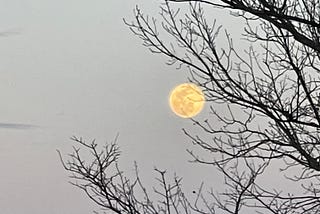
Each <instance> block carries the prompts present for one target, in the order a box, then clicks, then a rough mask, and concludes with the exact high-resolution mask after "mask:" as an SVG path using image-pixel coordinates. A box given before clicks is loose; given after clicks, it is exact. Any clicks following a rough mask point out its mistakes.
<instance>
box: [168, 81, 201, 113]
mask: <svg viewBox="0 0 320 214" xmlns="http://www.w3.org/2000/svg"><path fill="white" fill-rule="evenodd" d="M204 102H205V98H204V95H203V93H202V91H201V89H200V88H199V87H198V86H196V85H195V84H192V83H183V84H181V85H178V86H176V87H175V88H174V89H173V90H172V91H171V93H170V97H169V104H170V108H171V110H172V111H173V112H174V113H175V114H176V115H178V116H179V117H183V118H190V117H193V116H195V115H197V114H198V113H199V112H200V111H201V110H202V108H203V105H204Z"/></svg>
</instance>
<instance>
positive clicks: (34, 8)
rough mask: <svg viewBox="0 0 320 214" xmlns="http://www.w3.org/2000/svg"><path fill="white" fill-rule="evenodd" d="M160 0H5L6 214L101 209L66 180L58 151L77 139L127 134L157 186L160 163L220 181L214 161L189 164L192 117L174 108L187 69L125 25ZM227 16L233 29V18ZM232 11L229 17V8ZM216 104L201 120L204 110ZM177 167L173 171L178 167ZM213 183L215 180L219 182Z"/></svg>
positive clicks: (190, 177)
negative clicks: (171, 97) (171, 99)
mask: <svg viewBox="0 0 320 214" xmlns="http://www.w3.org/2000/svg"><path fill="white" fill-rule="evenodd" d="M160 3H161V1H157V0H129V1H116V0H110V1H107V0H91V1H88V0H55V1H52V0H27V1H26V0H0V32H2V33H1V34H0V47H1V48H0V59H1V60H0V75H1V76H0V97H1V104H2V105H1V111H0V112H1V113H0V140H1V141H0V170H1V176H0V208H1V213H8V214H21V213H32V214H43V213H47V214H51V213H52V214H64V213H65V214H67V213H68V214H70V213H77V214H85V213H91V212H92V210H93V209H96V208H97V207H96V206H95V205H94V204H93V203H92V202H91V201H90V200H89V199H88V198H87V197H86V196H85V195H84V193H83V192H81V191H80V190H78V189H77V188H75V187H73V186H72V185H70V184H69V183H68V181H69V178H68V174H67V173H66V172H65V171H64V170H63V168H62V165H61V163H60V161H59V157H58V154H57V152H56V150H57V149H59V150H60V151H61V152H62V155H63V156H64V157H66V155H67V153H68V152H71V151H72V146H73V145H74V142H72V141H71V140H70V137H72V136H77V137H82V138H83V139H85V140H87V141H91V140H93V139H96V142H97V143H99V144H101V145H103V144H104V143H105V142H111V141H112V140H113V139H114V138H115V136H116V135H117V134H119V138H118V143H119V146H120V148H121V150H122V156H121V160H120V163H121V166H120V167H122V169H124V171H127V172H129V173H130V172H132V170H133V163H134V161H137V163H138V165H139V168H140V171H141V172H142V179H144V180H145V181H146V182H147V183H150V184H152V183H153V181H154V177H155V176H156V174H155V173H154V171H153V168H154V167H155V166H157V167H158V168H160V169H168V170H169V171H170V173H174V172H176V173H177V174H178V175H180V176H182V177H184V182H185V183H186V184H191V186H192V188H193V187H194V186H195V187H197V186H199V184H200V183H201V181H202V180H207V181H210V182H211V183H212V184H213V185H214V183H215V181H216V180H217V182H218V180H219V179H221V178H218V177H217V175H215V174H214V173H212V172H213V171H212V170H211V169H208V168H206V167H203V166H197V165H193V164H191V163H189V162H188V160H190V159H191V158H190V156H189V155H188V154H187V152H186V151H185V150H186V148H189V147H190V140H189V139H188V138H187V137H186V136H185V135H184V134H183V132H182V131H181V129H182V128H186V129H188V130H191V131H193V128H194V127H193V125H192V122H191V121H190V120H188V119H183V118H179V117H177V116H176V115H174V114H173V113H172V112H171V111H170V109H169V105H168V100H167V99H168V94H169V92H170V91H171V89H172V88H173V87H174V86H175V85H177V84H180V83H183V82H186V81H187V77H188V75H187V72H186V71H184V70H176V69H175V68H174V67H170V66H168V65H166V64H165V62H166V58H165V57H163V56H160V55H153V54H151V53H150V52H149V51H148V50H147V49H146V48H145V47H143V46H142V42H141V41H140V40H139V39H138V38H137V37H135V36H134V35H133V34H132V33H131V32H130V31H129V29H128V27H127V26H126V25H124V23H123V20H122V19H123V18H125V19H127V20H128V21H130V20H133V9H134V7H135V6H136V5H140V6H141V8H142V9H143V10H144V11H145V13H148V14H150V15H157V13H158V12H159V4H160ZM222 16H223V15H221V14H219V13H216V14H214V17H215V18H221V20H223V21H224V23H220V24H224V26H225V27H226V28H228V27H229V29H230V31H231V32H232V31H234V32H235V33H236V32H237V31H238V29H237V28H235V27H234V26H235V23H234V22H233V21H232V19H230V20H229V19H228V18H225V17H224V18H223V19H222ZM226 17H230V16H226ZM207 114H208V106H206V107H205V108H204V110H203V112H202V113H201V114H200V115H199V116H197V118H196V119H201V118H205V117H206V116H207ZM170 173H169V176H170V175H172V174H170ZM212 181H214V182H212Z"/></svg>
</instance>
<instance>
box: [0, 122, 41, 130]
mask: <svg viewBox="0 0 320 214" xmlns="http://www.w3.org/2000/svg"><path fill="white" fill-rule="evenodd" d="M34 128H37V126H35V125H31V124H22V123H0V129H34Z"/></svg>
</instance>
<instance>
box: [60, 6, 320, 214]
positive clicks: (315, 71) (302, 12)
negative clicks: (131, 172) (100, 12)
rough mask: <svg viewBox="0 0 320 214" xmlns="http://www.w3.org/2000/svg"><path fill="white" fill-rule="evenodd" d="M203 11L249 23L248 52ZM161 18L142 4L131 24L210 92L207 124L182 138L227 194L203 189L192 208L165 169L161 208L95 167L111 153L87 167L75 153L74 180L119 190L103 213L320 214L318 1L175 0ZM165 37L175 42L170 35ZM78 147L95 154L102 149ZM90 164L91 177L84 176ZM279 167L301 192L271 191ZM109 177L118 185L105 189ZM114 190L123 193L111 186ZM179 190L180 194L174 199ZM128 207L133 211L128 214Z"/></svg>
mask: <svg viewBox="0 0 320 214" xmlns="http://www.w3.org/2000/svg"><path fill="white" fill-rule="evenodd" d="M182 3H184V4H188V6H189V11H188V12H187V13H181V11H180V10H179V8H180V4H182ZM204 7H206V9H212V10H215V9H217V10H218V9H220V10H229V11H231V15H233V16H236V17H238V18H239V19H241V20H244V21H245V23H246V24H245V28H244V33H243V34H242V36H243V39H245V40H246V44H249V46H248V48H247V50H245V51H241V50H238V49H237V48H235V46H234V44H233V41H232V39H231V36H230V35H229V34H228V33H227V31H225V33H224V34H223V33H222V34H221V33H219V31H221V28H222V27H221V26H218V25H217V22H216V21H212V22H209V20H207V19H206V15H205V12H204V9H203V8H204ZM160 15H161V18H162V22H161V23H160V24H159V23H158V22H157V19H156V18H150V17H148V16H147V15H144V14H143V13H142V11H141V10H140V9H139V8H138V7H137V8H136V9H135V20H134V21H133V22H126V24H127V25H128V26H129V27H130V29H131V30H132V32H133V33H134V34H135V35H137V36H138V37H139V38H140V39H142V41H143V44H144V46H146V47H147V48H149V49H150V50H151V52H153V53H160V54H163V55H166V56H167V57H168V59H169V60H168V64H169V65H176V67H177V68H179V69H186V70H187V71H188V72H189V75H190V81H192V82H194V83H196V84H197V85H199V86H200V87H202V89H203V91H204V93H205V95H206V100H207V102H208V103H209V104H210V106H211V114H210V115H209V116H208V118H207V119H206V120H204V121H195V120H194V123H195V124H196V125H197V126H198V127H199V132H198V135H193V134H190V133H188V132H187V131H185V130H184V131H185V134H186V135H188V136H189V137H190V139H192V142H193V143H194V144H195V145H196V146H197V147H198V148H200V149H201V150H202V151H207V152H208V155H207V156H205V157H204V156H199V155H198V154H197V153H195V152H194V151H189V153H190V154H191V156H192V157H193V159H194V162H196V163H201V164H209V165H212V166H214V167H216V168H217V169H219V170H220V171H221V173H222V174H223V175H224V177H225V184H226V191H225V192H222V193H219V194H216V193H213V192H209V196H207V197H205V196H204V195H203V194H202V193H201V191H198V192H197V194H198V198H201V201H202V206H201V207H200V208H199V205H198V199H197V200H196V201H195V202H194V203H191V202H189V200H187V198H186V197H184V194H183V192H182V190H181V188H180V185H179V184H180V182H177V181H179V180H177V179H176V180H175V182H174V184H172V185H170V186H169V185H168V184H167V181H166V179H165V177H164V173H163V172H161V171H158V172H159V173H160V184H161V185H162V187H163V192H162V193H159V192H158V193H159V194H160V195H161V196H162V197H163V198H164V199H165V200H164V202H163V203H160V204H158V205H157V206H155V205H153V204H152V202H151V201H149V198H148V197H147V194H146V191H145V189H144V187H143V186H142V183H141V182H140V180H139V176H138V175H137V177H136V180H134V181H133V182H129V180H127V179H125V178H124V177H123V174H122V173H121V172H120V171H119V170H118V171H116V172H117V174H116V177H118V178H122V179H125V180H121V179H120V182H118V183H116V182H115V180H114V179H113V176H110V175H106V174H104V170H105V169H106V168H108V164H106V167H102V166H104V165H101V166H98V167H97V168H95V167H96V166H95V164H98V163H99V160H100V161H101V160H104V159H105V158H107V157H109V158H110V154H109V155H108V152H105V153H103V154H104V156H103V155H102V157H100V153H97V154H96V155H95V157H96V159H95V161H94V162H92V164H93V166H91V165H89V167H87V168H86V167H85V166H84V165H82V162H83V160H82V159H81V158H80V156H78V150H75V154H74V155H72V156H71V157H72V159H73V160H78V162H69V164H65V168H66V169H67V170H69V171H71V172H74V173H76V174H79V175H80V177H77V176H75V178H76V179H79V180H81V181H85V180H86V179H85V178H86V177H81V176H84V175H86V173H89V174H90V173H98V174H99V173H100V174H102V175H104V177H103V178H101V183H99V185H100V186H101V187H103V188H106V191H112V190H113V191H114V193H112V194H113V195H114V196H113V198H114V199H115V200H116V201H115V202H114V201H112V200H111V201H110V199H108V197H109V196H110V192H108V194H109V195H108V194H105V195H104V196H102V197H100V199H99V200H98V201H96V202H97V203H98V202H99V201H100V200H101V201H103V202H106V201H107V202H108V205H107V206H105V207H106V208H109V209H112V210H114V211H115V212H118V213H171V212H173V213H174V212H175V213H193V212H194V213H219V212H222V213H241V212H242V213H247V212H248V210H252V211H254V212H256V213H286V214H287V213H290V214H293V213H310V214H311V213H318V212H320V195H319V192H320V184H319V182H320V174H319V171H320V153H319V149H320V135H319V128H320V113H319V107H320V88H319V87H320V82H319V81H320V78H319V77H320V60H319V56H320V55H319V54H320V43H319V42H320V40H319V39H320V20H319V19H320V3H319V2H318V1H313V0H268V1H267V0H189V1H188V0H170V1H165V2H164V4H163V5H162V6H161V12H160ZM159 26H161V30H160V29H159ZM163 33H166V35H169V36H170V38H171V39H172V40H170V39H168V37H167V36H166V37H162V34H163ZM218 37H223V38H225V40H226V41H227V44H228V47H219V46H218V44H217V43H216V41H217V39H218ZM163 38H166V40H163ZM218 106H224V107H225V109H228V114H225V115H223V116H221V114H220V112H219V111H218V110H217V109H218ZM213 120H214V121H219V123H216V122H215V123H213V122H212V121H213ZM207 136H209V137H210V138H208V137H207ZM208 139H211V140H208ZM75 140H76V139H75ZM77 141H78V140H77ZM78 142H80V143H81V144H82V145H84V146H85V147H87V148H89V149H91V150H93V152H94V153H93V154H95V152H96V151H95V148H96V147H95V144H91V146H90V144H89V145H88V144H85V143H83V142H82V141H81V140H80V141H78ZM107 151H108V149H107ZM111 156H112V155H111ZM101 158H102V159H101ZM112 162H116V161H115V160H113V161H112ZM90 164H91V163H90ZM79 167H80V168H79ZM82 167H83V168H84V169H88V170H89V171H88V172H85V171H84V172H83V171H81V170H82V169H81V168H82ZM271 167H278V168H279V169H280V172H279V175H283V177H284V178H286V179H287V182H288V183H289V182H292V181H294V182H295V183H296V184H297V185H296V186H297V188H300V190H301V191H294V192H292V193H290V192H285V191H283V190H282V189H273V188H271V189H270V188H268V187H267V185H265V183H263V182H261V181H260V178H263V177H264V176H267V174H266V173H268V170H269V169H270V168H271ZM80 169H81V170H80ZM100 176H101V175H100ZM108 179H109V180H110V179H111V180H112V182H109V183H108V184H107V183H102V180H104V182H107V181H108ZM93 181H94V180H92V181H91V180H89V181H88V182H87V183H86V184H85V186H81V185H80V186H79V184H76V185H78V186H79V187H80V188H82V189H85V188H86V187H87V185H88V184H89V186H90V184H94V183H93ZM110 183H111V184H112V185H111V186H113V185H114V186H115V187H118V185H120V187H121V186H122V187H121V188H122V189H115V188H114V187H112V188H111V187H109V186H108V185H109V184H110ZM129 183H130V184H129ZM99 185H95V186H93V187H96V186H98V187H100V186H99ZM135 186H139V187H140V188H141V189H142V190H143V193H144V194H145V196H144V199H143V200H139V199H137V198H135V197H134V196H135V194H134V192H133V189H134V188H133V187H135ZM171 187H174V188H173V189H174V191H176V190H177V191H176V192H177V194H172V193H171V192H170V191H171ZM99 191H100V190H99ZM86 192H87V191H86ZM95 194H97V193H95ZM117 194H120V195H117ZM89 196H90V194H89ZM176 196H177V197H178V198H177V199H176ZM91 198H92V195H91ZM175 199H176V200H177V201H182V202H181V204H180V205H181V207H184V208H185V207H187V208H185V209H182V210H184V212H182V211H181V210H179V209H175V207H176V205H175V202H176V201H175ZM171 200H173V201H171ZM112 203H115V205H113V204H112ZM124 204H125V205H124ZM182 204H184V205H185V206H183V205H182ZM100 205H101V206H102V204H100ZM162 205H163V206H162ZM119 206H120V208H118V207H119ZM122 206H125V207H132V209H133V208H134V209H133V210H129V209H128V208H126V209H122ZM146 207H149V208H150V209H149V208H148V209H147V208H146ZM205 208H206V209H205ZM171 209H172V211H171Z"/></svg>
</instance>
